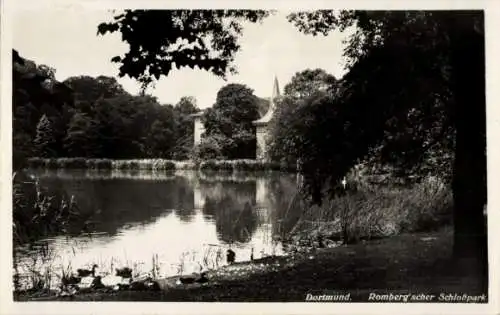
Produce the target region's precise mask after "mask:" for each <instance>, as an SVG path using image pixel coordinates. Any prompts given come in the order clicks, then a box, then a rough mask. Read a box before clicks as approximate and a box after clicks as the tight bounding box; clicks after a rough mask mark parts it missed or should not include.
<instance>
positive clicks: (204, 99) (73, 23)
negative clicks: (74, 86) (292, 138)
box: [13, 7, 347, 109]
mask: <svg viewBox="0 0 500 315" xmlns="http://www.w3.org/2000/svg"><path fill="white" fill-rule="evenodd" d="M287 13H288V12H285V11H280V12H277V13H276V14H275V15H274V16H270V17H268V18H267V19H265V20H264V21H263V22H262V23H257V24H251V23H249V24H245V28H244V31H243V36H242V37H241V38H240V41H239V43H240V44H241V49H240V51H238V52H237V53H236V57H235V65H236V67H237V70H238V74H236V75H228V77H227V81H224V80H223V79H220V78H218V77H216V76H215V75H213V74H212V73H210V72H205V71H203V70H196V69H194V70H193V69H189V68H187V69H180V70H173V71H172V72H170V73H169V75H168V77H164V76H163V77H162V78H161V79H160V80H159V81H158V82H157V83H156V85H155V87H154V89H150V90H149V91H148V92H149V93H150V94H152V95H154V96H156V97H157V98H158V100H159V102H160V103H162V104H175V103H177V102H178V101H179V99H180V98H181V97H183V96H194V97H195V98H196V100H197V104H198V107H199V108H201V109H203V108H207V107H210V106H212V105H213V103H214V102H215V98H216V95H217V92H218V91H219V89H220V88H221V87H223V86H224V85H226V84H229V83H242V84H245V85H247V86H248V87H250V88H251V89H253V90H254V93H255V94H256V95H257V96H260V97H269V96H270V94H271V92H272V87H273V82H274V77H275V76H276V77H277V78H278V81H279V85H280V88H281V89H283V87H284V86H285V85H286V84H287V83H288V82H289V81H290V79H291V78H292V76H293V75H294V74H295V73H296V72H298V71H302V70H305V69H308V68H310V69H314V68H322V69H324V70H326V71H327V72H329V73H331V74H333V75H335V76H336V77H337V78H340V77H341V76H342V75H343V74H344V72H345V71H344V66H343V65H344V61H345V60H344V58H343V57H342V51H343V47H344V46H343V43H342V40H343V39H344V38H345V36H346V35H347V34H342V33H339V32H333V33H331V34H330V35H329V36H327V37H324V36H318V37H314V36H311V35H304V34H302V33H300V32H299V31H298V29H297V28H295V26H293V25H292V24H291V23H289V22H288V21H287V20H286V15H287ZM112 16H113V14H112V13H110V12H109V11H105V10H100V11H95V10H89V9H87V10H81V9H73V8H71V7H69V8H66V9H57V10H56V9H52V10H51V9H44V10H40V9H39V8H38V9H37V10H26V9H25V10H22V11H17V12H16V14H15V18H14V19H13V20H14V25H13V31H14V33H13V47H14V48H15V49H17V50H18V51H19V53H20V55H21V56H22V57H25V58H27V59H30V60H33V61H34V62H36V63H37V64H46V65H48V66H51V67H53V68H55V69H56V78H57V79H58V80H59V81H62V80H65V79H66V78H68V77H71V76H78V75H89V76H94V77H95V76H99V75H105V76H113V77H117V79H118V81H119V82H120V83H121V84H122V85H123V87H124V88H125V89H126V90H127V91H128V92H130V93H132V94H137V93H138V92H139V87H140V85H139V84H138V83H137V82H136V81H134V80H132V79H130V78H127V77H125V78H118V66H117V65H116V64H113V63H111V61H110V59H111V58H112V57H113V56H116V55H122V54H123V53H125V52H126V51H127V48H128V46H127V45H128V44H126V43H123V42H122V41H121V38H120V35H119V34H118V33H115V34H112V35H109V34H108V35H106V36H97V25H99V23H101V22H106V21H109V20H110V19H111V18H112Z"/></svg>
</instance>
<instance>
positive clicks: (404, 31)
mask: <svg viewBox="0 0 500 315" xmlns="http://www.w3.org/2000/svg"><path fill="white" fill-rule="evenodd" d="M289 19H290V21H292V22H293V23H294V24H295V25H297V26H298V27H299V29H300V30H301V31H303V32H305V33H310V34H319V33H323V34H328V33H329V32H330V31H332V30H335V29H337V28H339V29H341V30H343V29H345V28H347V27H349V26H352V25H356V26H357V31H356V32H355V33H354V34H353V35H352V36H351V38H350V40H349V41H348V43H349V45H348V46H347V48H346V51H345V55H346V56H347V57H349V58H350V65H352V69H351V71H350V72H349V74H348V75H347V76H346V77H345V80H344V86H343V91H342V94H341V100H340V102H341V103H344V104H345V106H343V108H345V109H344V110H343V111H342V112H343V113H342V116H343V120H344V121H348V124H349V126H347V129H346V130H345V131H343V132H342V137H344V139H346V140H347V141H346V142H347V143H350V146H344V147H342V150H343V152H342V154H340V152H332V153H331V154H333V155H336V156H337V158H336V159H328V161H335V163H336V164H335V168H333V166H332V165H331V164H329V162H327V163H317V162H318V161H315V158H311V159H310V160H309V163H307V162H306V164H308V165H307V166H306V169H307V170H308V173H309V179H310V180H311V181H310V183H313V180H312V176H314V175H319V174H324V173H326V174H328V176H329V177H330V178H331V179H332V180H334V181H335V180H337V179H338V178H339V177H340V176H341V175H342V174H343V173H345V172H346V171H347V170H348V168H349V167H350V166H352V163H353V162H354V161H355V160H356V159H357V158H361V157H362V156H363V155H364V154H366V153H367V152H368V151H367V150H368V149H369V148H370V147H373V146H375V145H377V144H379V143H383V141H384V140H391V139H390V138H389V137H385V136H393V135H394V134H395V133H394V131H397V133H399V134H403V135H404V134H413V133H414V132H415V131H419V130H421V129H426V128H427V126H428V125H429V124H432V122H435V121H436V120H439V118H440V115H439V113H440V112H441V113H445V115H444V118H445V120H444V121H443V123H444V124H447V126H449V127H451V128H432V129H431V130H432V132H431V133H430V135H429V136H430V138H431V139H430V140H431V141H433V142H435V141H440V140H442V139H443V138H444V137H445V136H447V133H448V132H449V131H450V130H452V131H454V132H455V133H456V140H455V141H456V144H455V162H454V171H453V195H454V201H455V202H454V218H455V222H454V225H455V241H454V252H455V254H456V255H457V257H464V256H475V257H479V258H480V259H481V260H480V261H481V263H482V267H483V270H486V266H485V263H487V256H486V248H487V246H486V227H485V224H484V218H483V206H484V204H485V203H486V146H485V143H486V140H485V138H486V137H485V125H486V119H485V72H484V67H485V65H484V60H485V59H484V58H485V57H484V54H485V51H484V14H483V12H481V11H472V12H469V11H456V12H402V11H394V12H385V11H377V12H359V11H354V12H352V11H343V12H341V13H340V14H336V13H334V12H331V11H319V12H301V13H296V14H292V15H290V16H289ZM349 107H351V108H353V109H352V110H348V109H347V108H349ZM354 108H356V109H354ZM409 109H414V110H416V111H418V112H420V114H419V115H417V116H419V119H418V120H417V121H413V122H412V123H411V124H408V122H409V121H408V119H407V117H408V114H409ZM356 111H357V112H358V114H357V113H356ZM410 122H411V120H410ZM387 125H389V126H390V127H389V128H386V126H387ZM403 126H405V127H406V128H402V127H403ZM447 126H446V125H445V127H447ZM325 127H326V126H325ZM391 127H392V128H391ZM326 130H328V129H326ZM388 130H389V131H391V130H392V131H393V132H386V131H388ZM411 146H412V147H413V148H415V147H418V146H415V143H413V144H412V145H411ZM426 149H428V146H427V145H422V146H420V147H419V150H412V152H411V153H412V154H410V155H409V156H415V155H416V154H418V153H422V151H425V150H426ZM335 151H337V150H335ZM322 158H323V157H322ZM413 160H414V159H413ZM322 179H326V178H325V177H322ZM311 187H312V188H313V191H315V192H316V195H318V194H317V193H318V192H319V190H320V189H321V185H317V179H316V183H314V184H313V185H311Z"/></svg>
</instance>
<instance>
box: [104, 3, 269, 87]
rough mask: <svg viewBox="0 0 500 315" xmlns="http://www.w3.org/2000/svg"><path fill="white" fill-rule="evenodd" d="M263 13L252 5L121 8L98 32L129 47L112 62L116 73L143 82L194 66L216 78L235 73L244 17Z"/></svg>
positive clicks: (257, 17)
mask: <svg viewBox="0 0 500 315" xmlns="http://www.w3.org/2000/svg"><path fill="white" fill-rule="evenodd" d="M267 15H269V12H266V11H252V10H125V11H124V12H121V13H119V14H117V15H116V16H115V17H114V19H113V21H112V22H107V23H101V24H100V25H99V27H98V34H101V35H105V34H106V33H113V32H116V31H118V32H120V33H121V35H122V39H123V41H125V42H127V43H128V44H129V45H130V49H129V51H128V52H127V53H126V54H125V55H124V56H115V57H113V59H112V60H111V61H113V62H116V63H118V64H120V76H125V75H128V76H130V77H131V78H134V79H137V80H138V81H139V82H141V83H142V84H143V86H144V87H146V86H147V85H148V84H150V83H152V82H153V81H154V80H155V79H156V80H158V79H159V78H160V76H161V75H168V74H169V73H170V71H171V70H172V69H173V68H174V67H176V68H177V69H179V68H183V67H190V68H195V67H198V68H200V69H203V70H207V71H210V72H212V73H213V74H215V75H217V76H219V77H225V76H226V73H227V72H228V71H229V72H230V73H235V72H236V68H235V66H234V65H233V61H234V54H235V53H236V52H237V51H238V50H239V48H240V46H239V44H238V38H239V36H240V35H241V34H242V30H243V26H242V22H245V21H249V22H254V23H255V22H257V21H261V20H262V19H263V18H264V17H266V16H267ZM151 32H154V36H151V35H152V34H151Z"/></svg>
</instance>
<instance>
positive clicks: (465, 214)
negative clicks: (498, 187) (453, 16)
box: [451, 17, 488, 281]
mask: <svg viewBox="0 0 500 315" xmlns="http://www.w3.org/2000/svg"><path fill="white" fill-rule="evenodd" d="M466 19H469V17H464V19H463V20H461V21H460V23H464V20H466ZM470 20H472V18H471V19H470ZM467 24H468V25H466V27H463V26H464V25H463V24H462V25H460V26H462V27H459V28H456V29H454V30H453V31H454V32H455V36H452V37H451V40H452V47H451V49H452V60H451V62H452V66H453V71H454V75H453V78H454V79H453V80H454V81H453V83H454V87H453V89H454V95H455V104H454V105H455V106H454V108H453V114H454V121H455V127H456V149H455V163H454V171H453V201H454V227H455V230H454V247H453V253H454V256H455V258H456V259H460V260H461V259H463V258H467V259H469V258H472V261H474V262H475V263H474V268H477V270H475V271H477V272H480V273H481V274H482V275H487V267H488V256H487V237H486V235H487V232H486V224H485V219H484V215H483V207H484V205H485V204H486V195H487V192H486V97H485V56H484V54H485V50H484V35H483V34H480V33H479V32H476V31H475V30H474V28H473V27H472V22H471V23H467ZM455 25H457V24H455ZM471 271H472V270H471ZM486 279H487V278H486ZM486 279H485V281H486Z"/></svg>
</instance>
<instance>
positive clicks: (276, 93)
mask: <svg viewBox="0 0 500 315" xmlns="http://www.w3.org/2000/svg"><path fill="white" fill-rule="evenodd" d="M271 95H272V96H271V98H272V100H273V101H274V99H275V98H276V97H278V96H280V87H279V84H278V77H277V76H276V75H275V76H274V86H273V93H272V94H271Z"/></svg>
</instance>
